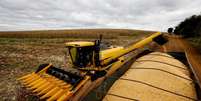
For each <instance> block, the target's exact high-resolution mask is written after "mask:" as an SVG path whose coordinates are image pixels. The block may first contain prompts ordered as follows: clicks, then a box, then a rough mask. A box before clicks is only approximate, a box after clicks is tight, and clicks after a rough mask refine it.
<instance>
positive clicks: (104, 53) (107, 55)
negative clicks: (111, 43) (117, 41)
mask: <svg viewBox="0 0 201 101" xmlns="http://www.w3.org/2000/svg"><path fill="white" fill-rule="evenodd" d="M123 49H124V48H123V47H116V48H111V49H107V50H103V51H101V52H100V56H101V60H104V59H107V58H110V57H112V56H115V55H117V54H119V53H121V52H122V50H123Z"/></svg>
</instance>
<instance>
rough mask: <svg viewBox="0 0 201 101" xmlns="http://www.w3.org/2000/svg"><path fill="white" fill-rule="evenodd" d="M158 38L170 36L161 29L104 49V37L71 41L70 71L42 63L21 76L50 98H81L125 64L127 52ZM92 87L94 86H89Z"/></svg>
mask: <svg viewBox="0 0 201 101" xmlns="http://www.w3.org/2000/svg"><path fill="white" fill-rule="evenodd" d="M152 41H155V42H157V43H159V44H160V45H161V44H164V43H165V42H166V41H167V40H166V39H165V38H164V37H163V35H162V34H161V33H160V32H157V33H154V34H153V35H151V36H149V37H147V38H145V39H144V40H141V41H139V42H137V43H136V44H133V45H131V46H129V47H128V48H123V47H117V48H111V49H107V50H103V51H100V43H101V38H100V40H96V41H95V42H69V43H66V47H67V48H68V50H69V54H70V57H71V61H72V63H73V66H72V68H67V71H64V70H62V69H59V68H56V67H54V66H53V65H52V64H42V65H40V66H39V67H38V69H37V70H36V72H33V73H31V74H28V75H25V76H23V77H21V78H19V80H20V82H21V83H22V85H24V86H25V87H26V88H27V89H28V90H31V91H32V92H33V93H35V94H36V95H38V96H39V97H40V99H46V100H48V101H53V100H57V101H66V100H81V99H82V98H83V97H84V96H85V95H86V94H87V93H88V92H90V90H92V89H93V88H95V87H97V86H98V85H99V84H100V83H99V84H98V83H97V81H100V82H101V80H102V81H103V80H104V79H103V78H104V77H107V76H110V75H111V74H113V73H114V72H115V71H116V70H117V69H119V68H120V67H121V66H122V65H123V64H125V62H126V60H127V58H125V55H126V54H128V53H130V52H132V51H134V50H136V49H138V48H141V47H143V46H145V45H147V44H148V43H150V42H152ZM89 88H90V89H89Z"/></svg>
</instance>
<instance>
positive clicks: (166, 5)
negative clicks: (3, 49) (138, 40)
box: [0, 0, 201, 31]
mask: <svg viewBox="0 0 201 101" xmlns="http://www.w3.org/2000/svg"><path fill="white" fill-rule="evenodd" d="M200 4H201V1H200V0H193V2H192V0H165V1H164V0H149V1H147V0H37V1H36V0H1V1H0V31H3V30H32V29H52V28H132V29H147V30H159V31H165V30H166V29H167V28H168V27H171V26H175V25H177V24H178V23H179V22H180V21H182V20H184V19H185V18H186V17H188V16H191V15H192V14H199V13H200V11H201V8H200Z"/></svg>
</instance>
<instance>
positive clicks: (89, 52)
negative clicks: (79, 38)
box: [66, 42, 94, 68]
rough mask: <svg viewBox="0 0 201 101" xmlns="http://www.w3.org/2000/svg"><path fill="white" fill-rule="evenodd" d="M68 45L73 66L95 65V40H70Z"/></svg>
mask: <svg viewBox="0 0 201 101" xmlns="http://www.w3.org/2000/svg"><path fill="white" fill-rule="evenodd" d="M66 47H67V48H68V50H69V54H70V57H71V61H72V63H73V65H74V66H73V67H75V68H76V67H77V68H85V67H87V66H91V65H93V61H92V60H93V57H94V42H68V43H66Z"/></svg>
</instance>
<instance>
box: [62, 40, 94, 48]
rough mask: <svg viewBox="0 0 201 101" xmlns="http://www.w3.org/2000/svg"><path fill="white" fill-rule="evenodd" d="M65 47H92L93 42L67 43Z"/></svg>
mask: <svg viewBox="0 0 201 101" xmlns="http://www.w3.org/2000/svg"><path fill="white" fill-rule="evenodd" d="M66 46H72V47H85V46H94V42H83V41H80V42H79V41H78V42H67V43H66Z"/></svg>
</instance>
